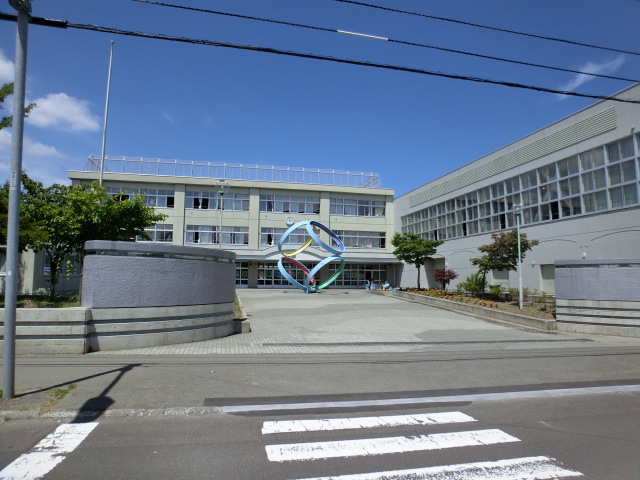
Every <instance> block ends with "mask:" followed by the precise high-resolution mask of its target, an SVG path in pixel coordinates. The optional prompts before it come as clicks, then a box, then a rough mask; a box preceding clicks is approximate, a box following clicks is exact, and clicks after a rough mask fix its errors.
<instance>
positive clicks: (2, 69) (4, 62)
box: [0, 50, 15, 84]
mask: <svg viewBox="0 0 640 480" xmlns="http://www.w3.org/2000/svg"><path fill="white" fill-rule="evenodd" d="M14 74H15V67H14V66H13V62H12V61H11V60H9V59H8V58H7V57H5V56H4V52H3V51H2V50H0V84H5V83H11V82H13V75H14Z"/></svg>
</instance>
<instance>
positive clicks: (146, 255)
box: [81, 240, 236, 308]
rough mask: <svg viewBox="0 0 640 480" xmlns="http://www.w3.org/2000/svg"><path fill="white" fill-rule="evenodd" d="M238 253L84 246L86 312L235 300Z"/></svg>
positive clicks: (153, 246)
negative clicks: (98, 309)
mask: <svg viewBox="0 0 640 480" xmlns="http://www.w3.org/2000/svg"><path fill="white" fill-rule="evenodd" d="M234 261H235V253H233V252H228V251H226V250H217V249H209V248H201V247H178V246H171V245H159V244H148V243H131V242H107V241H102V240H94V241H91V242H87V243H86V244H85V257H84V264H83V271H82V290H81V292H82V299H81V304H82V306H83V307H90V308H118V307H120V308H135V307H161V306H176V305H205V304H215V303H227V302H233V301H234V300H235V268H236V267H235V262H234Z"/></svg>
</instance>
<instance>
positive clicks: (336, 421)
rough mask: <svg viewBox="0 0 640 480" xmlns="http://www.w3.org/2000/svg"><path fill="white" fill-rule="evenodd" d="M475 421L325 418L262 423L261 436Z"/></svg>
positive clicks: (433, 416) (452, 416)
mask: <svg viewBox="0 0 640 480" xmlns="http://www.w3.org/2000/svg"><path fill="white" fill-rule="evenodd" d="M475 421H476V419H475V418H473V417H470V416H469V415H465V414H464V413H461V412H441V413H429V414H419V415H387V416H380V417H358V418H327V419H318V420H279V421H273V422H264V423H263V424H262V434H263V435H268V434H272V433H293V432H319V431H323V430H348V429H356V428H378V427H400V426H405V425H440V424H445V423H463V422H475Z"/></svg>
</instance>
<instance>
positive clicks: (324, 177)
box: [84, 155, 382, 188]
mask: <svg viewBox="0 0 640 480" xmlns="http://www.w3.org/2000/svg"><path fill="white" fill-rule="evenodd" d="M100 163H101V156H100V155H90V156H89V158H88V160H87V164H86V165H85V168H84V171H87V172H99V171H100ZM103 173H124V174H132V175H161V176H173V177H189V178H218V179H226V180H253V181H259V182H284V183H306V184H316V185H334V186H343V187H365V188H382V184H381V182H380V175H379V174H377V173H374V172H351V171H347V170H329V169H321V168H307V167H277V166H273V165H250V164H244V163H225V162H197V161H188V160H165V159H161V158H141V157H118V156H112V155H109V156H106V157H105V160H104V168H103Z"/></svg>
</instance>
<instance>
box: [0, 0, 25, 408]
mask: <svg viewBox="0 0 640 480" xmlns="http://www.w3.org/2000/svg"><path fill="white" fill-rule="evenodd" d="M9 3H10V4H11V6H12V7H13V8H15V9H16V10H17V11H18V26H17V31H16V58H15V77H14V84H13V120H12V126H11V161H10V163H9V205H8V209H7V210H8V211H7V258H6V272H7V275H6V277H5V296H4V298H5V309H4V315H5V316H4V369H3V373H2V396H3V398H13V397H14V396H15V360H16V358H15V345H16V314H17V312H16V307H17V304H18V268H19V256H20V247H19V238H20V187H21V179H22V144H23V139H24V98H25V86H26V83H27V39H28V32H29V18H30V17H31V1H30V0H9Z"/></svg>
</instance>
